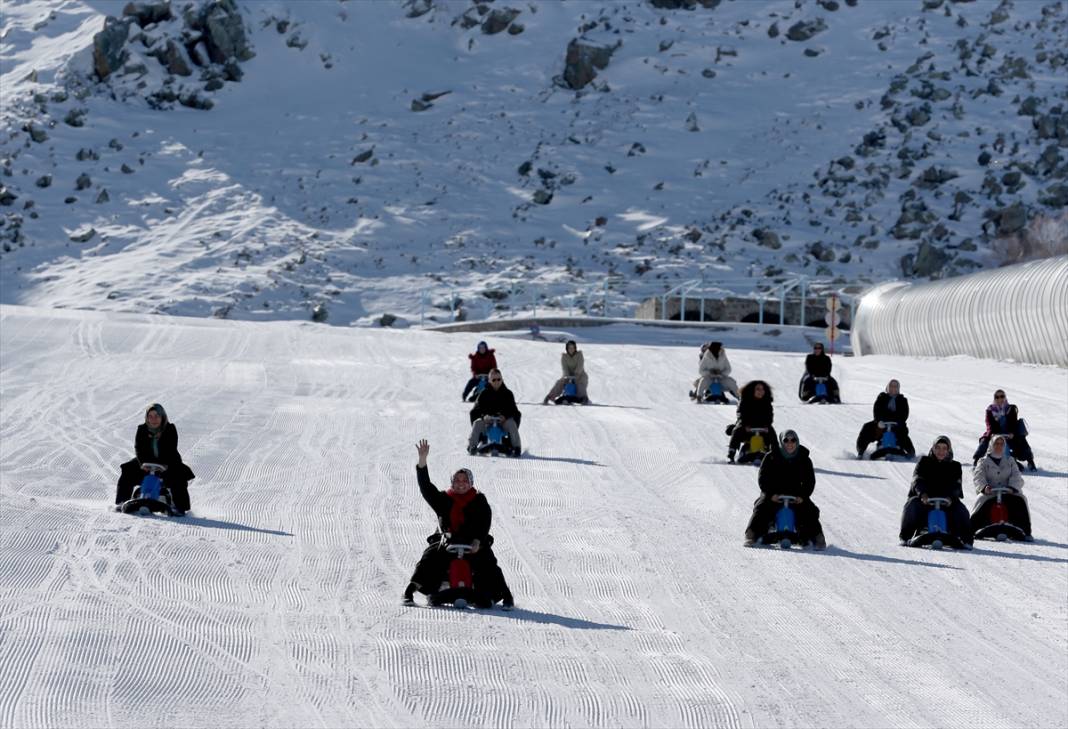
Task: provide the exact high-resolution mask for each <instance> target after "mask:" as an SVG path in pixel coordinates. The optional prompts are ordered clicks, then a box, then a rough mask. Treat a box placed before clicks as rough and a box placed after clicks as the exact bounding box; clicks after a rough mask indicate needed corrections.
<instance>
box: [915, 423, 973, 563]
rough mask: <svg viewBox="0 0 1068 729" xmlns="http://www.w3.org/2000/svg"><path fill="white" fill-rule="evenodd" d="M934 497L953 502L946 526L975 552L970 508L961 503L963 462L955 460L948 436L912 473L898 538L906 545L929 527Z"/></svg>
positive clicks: (935, 441)
mask: <svg viewBox="0 0 1068 729" xmlns="http://www.w3.org/2000/svg"><path fill="white" fill-rule="evenodd" d="M932 497H939V498H944V499H949V500H950V503H949V506H948V507H947V508H946V509H945V512H946V526H947V528H948V529H949V532H950V534H952V535H954V536H956V537H958V538H959V539H960V540H961V542H963V543H964V548H965V549H971V548H972V541H973V532H972V527H971V522H970V520H969V518H968V509H967V508H965V506H964V504H963V503H962V502H961V499H963V498H964V491H963V490H962V487H961V467H960V462H959V461H955V460H954V459H953V443H952V442H951V441H950V440H949V436H947V435H940V436H938V437H937V438H935V440H934V443H932V444H931V450H930V451H929V452H928V453H927V455H926V456H924V457H922V458H921V459H920V461H919V463H917V464H916V468H915V469H913V471H912V486H911V487H910V488H909V494H908V500H907V501H906V502H905V507H904V509H902V511H901V531H900V534H899V535H898V536H899V538H900V539H901V544H902V545H906V544H908V543H909V541H910V540H911V539H912V538H913V537H915V536H916V534H917V533H918V532H920V531H922V530H924V529H926V528H927V514H928V513H929V512H930V511H931V508H932V507H931V506H928V503H927V500H928V499H929V498H932Z"/></svg>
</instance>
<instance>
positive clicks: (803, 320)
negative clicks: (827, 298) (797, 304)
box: [798, 276, 808, 326]
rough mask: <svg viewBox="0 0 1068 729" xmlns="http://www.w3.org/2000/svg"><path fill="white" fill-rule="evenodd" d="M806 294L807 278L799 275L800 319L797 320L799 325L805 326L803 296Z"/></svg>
mask: <svg viewBox="0 0 1068 729" xmlns="http://www.w3.org/2000/svg"><path fill="white" fill-rule="evenodd" d="M807 296H808V286H807V279H806V278H805V277H804V276H802V277H801V321H800V322H798V323H799V324H800V325H801V326H805V303H806V302H805V297H807Z"/></svg>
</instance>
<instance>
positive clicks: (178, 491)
mask: <svg viewBox="0 0 1068 729" xmlns="http://www.w3.org/2000/svg"><path fill="white" fill-rule="evenodd" d="M134 453H135V455H136V457H135V458H133V459H132V460H129V461H127V462H126V463H123V464H122V465H121V466H120V469H121V470H120V473H119V481H118V484H116V487H115V503H116V504H122V503H125V502H126V501H129V500H130V497H131V496H132V494H133V490H134V487H135V486H138V485H140V483H141V480H142V479H143V478H144V476H145V474H146V473H148V468H146V467H144V464H146V463H158V464H159V465H161V466H166V467H167V470H166V471H164V472H163V473H161V474H160V478H161V479H162V481H163V485H164V487H165V488H167V489H168V490H169V491H170V493H171V499H172V500H173V501H174V509H175V513H176V515H177V516H181V515H182V514H184V513H185V512H187V511H189V509H190V504H189V482H190V481H192V480H193V479H194V478H196V476H195V475H194V474H193V471H192V470H190V468H189V466H187V465H185V463H183V462H182V456H181V454H180V453H178V429H177V428H175V427H174V423H172V422H170V421H169V420H168V419H167V411H166V410H164V409H163V406H162V405H160V404H159V403H158V402H157V403H153V404H151V405H149V406H148V409H147V410H145V422H144V423H142V424H141V425H138V426H137V432H136V433H135V434H134Z"/></svg>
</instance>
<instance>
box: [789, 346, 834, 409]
mask: <svg viewBox="0 0 1068 729" xmlns="http://www.w3.org/2000/svg"><path fill="white" fill-rule="evenodd" d="M832 366H833V365H832V364H831V358H830V357H828V356H827V354H826V353H825V352H824V351H823V345H822V344H821V343H819V342H816V343H815V344H814V345H812V354H810V355H808V356H807V357H805V374H804V376H803V377H802V378H801V386H800V388H798V389H799V392H798V397H800V398H801V400H802V401H804V402H808V401H809V400H811V399H812V398H813V397H814V396H815V394H816V379H815V378H817V377H825V378H827V382H826V383H825V384H826V385H827V399H828V400H829V401H830V402H834V403H837V402H841V401H842V399H841V398H840V397H839V395H838V382H837V381H836V380H835V379H834V378H833V377H831V367H832Z"/></svg>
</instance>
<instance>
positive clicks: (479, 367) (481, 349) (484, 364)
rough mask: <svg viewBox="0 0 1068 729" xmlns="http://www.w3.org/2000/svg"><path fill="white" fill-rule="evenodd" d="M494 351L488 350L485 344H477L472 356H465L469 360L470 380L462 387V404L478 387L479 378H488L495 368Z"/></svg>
mask: <svg viewBox="0 0 1068 729" xmlns="http://www.w3.org/2000/svg"><path fill="white" fill-rule="evenodd" d="M496 351H497V350H495V349H490V348H489V345H487V344H486V343H485V342H479V343H478V346H477V347H475V352H474V354H469V355H467V358H468V359H469V360H471V379H470V380H468V381H467V384H466V385H464V394H463V395H461V396H460V398H461V399H462V400H463V401H464V402H467V398H468V396H469V395H470V394H471V391H472V390H474V389H475V388H476V387H478V380H479V378H480V377H483V376H488V375H489V373H490V370H492V369H495V368H496V367H497V357H496V356H495V355H494V352H496Z"/></svg>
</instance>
